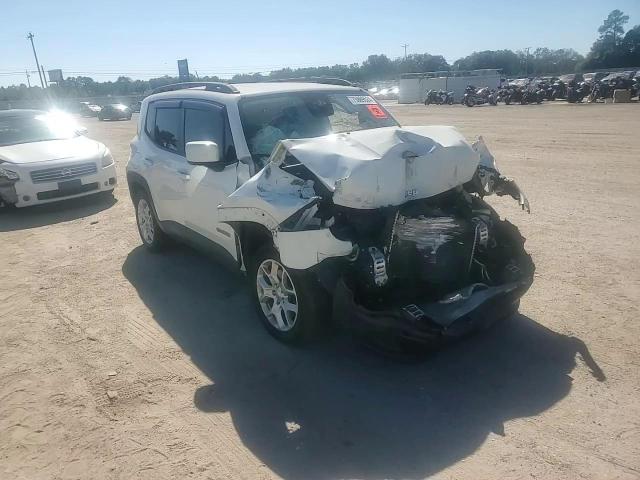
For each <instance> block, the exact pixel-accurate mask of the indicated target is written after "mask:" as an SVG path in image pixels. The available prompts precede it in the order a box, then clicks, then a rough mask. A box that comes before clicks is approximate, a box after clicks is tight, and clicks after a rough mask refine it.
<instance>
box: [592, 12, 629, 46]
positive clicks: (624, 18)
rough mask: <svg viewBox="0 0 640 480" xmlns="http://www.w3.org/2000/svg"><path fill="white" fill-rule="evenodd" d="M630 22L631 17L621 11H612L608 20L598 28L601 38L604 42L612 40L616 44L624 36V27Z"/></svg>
mask: <svg viewBox="0 0 640 480" xmlns="http://www.w3.org/2000/svg"><path fill="white" fill-rule="evenodd" d="M628 21H629V15H625V14H624V13H623V12H621V11H620V10H618V9H616V10H612V11H611V13H609V15H608V16H607V18H606V19H605V20H604V22H602V25H600V27H599V28H598V33H600V38H601V39H602V40H607V39H609V40H611V41H612V43H614V44H616V43H617V42H618V40H619V39H620V37H622V34H623V33H624V25H625V24H626V23H627V22H628Z"/></svg>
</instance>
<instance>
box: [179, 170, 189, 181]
mask: <svg viewBox="0 0 640 480" xmlns="http://www.w3.org/2000/svg"><path fill="white" fill-rule="evenodd" d="M178 176H179V177H180V178H181V179H182V180H184V181H185V182H186V181H189V180H191V175H189V172H185V171H184V170H178Z"/></svg>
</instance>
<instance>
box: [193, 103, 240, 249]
mask: <svg viewBox="0 0 640 480" xmlns="http://www.w3.org/2000/svg"><path fill="white" fill-rule="evenodd" d="M182 108H183V110H184V142H185V144H186V143H188V142H194V141H199V140H209V141H212V142H215V143H216V144H218V147H219V149H220V158H221V159H223V162H222V164H221V165H219V166H215V167H207V166H203V165H188V167H187V169H188V177H189V178H188V179H187V180H186V181H185V184H184V185H185V188H186V197H185V198H186V200H185V203H184V208H183V214H184V225H185V226H186V227H188V228H190V229H191V230H193V231H195V232H196V233H198V234H200V235H202V236H204V237H206V238H208V239H209V240H211V241H213V242H215V243H217V244H219V245H220V246H222V247H223V248H224V249H225V250H226V251H227V252H228V253H229V254H231V256H232V257H233V258H237V255H236V240H235V233H234V231H233V229H232V228H231V227H230V226H229V225H227V224H223V223H220V222H219V219H218V205H220V204H221V203H222V202H223V201H224V200H225V199H226V198H227V197H228V196H229V195H230V194H231V193H232V192H233V191H235V190H236V188H237V182H238V172H237V167H238V160H237V157H236V151H235V145H234V142H233V138H232V135H231V129H230V128H229V120H228V117H227V112H226V109H225V108H224V107H223V106H222V105H218V104H215V103H210V102H200V101H184V102H182Z"/></svg>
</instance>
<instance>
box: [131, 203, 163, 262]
mask: <svg viewBox="0 0 640 480" xmlns="http://www.w3.org/2000/svg"><path fill="white" fill-rule="evenodd" d="M134 203H135V207H136V208H135V210H136V224H137V225H138V233H139V234H140V239H141V240H142V243H143V244H144V246H145V247H147V249H148V250H149V251H151V252H154V253H155V252H160V251H162V250H163V249H164V248H165V247H166V245H167V243H168V237H167V235H166V234H165V233H164V232H163V231H162V230H161V229H160V225H159V224H158V219H157V218H156V213H155V209H154V208H153V202H152V201H151V200H150V199H149V197H148V195H147V194H146V193H138V194H137V195H136V196H135V198H134Z"/></svg>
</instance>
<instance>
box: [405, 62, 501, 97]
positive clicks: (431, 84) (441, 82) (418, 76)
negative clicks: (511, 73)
mask: <svg viewBox="0 0 640 480" xmlns="http://www.w3.org/2000/svg"><path fill="white" fill-rule="evenodd" d="M501 81H502V76H501V75H500V71H499V70H494V69H486V70H470V71H458V72H447V71H444V72H425V73H405V74H403V75H401V76H400V85H399V86H400V93H399V96H398V103H418V102H424V100H425V99H426V98H427V92H428V91H429V90H432V89H433V90H445V91H447V92H453V96H454V99H455V101H456V102H459V101H460V100H461V99H462V96H463V95H464V90H465V88H467V85H473V86H474V87H489V88H498V87H500V83H501Z"/></svg>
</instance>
